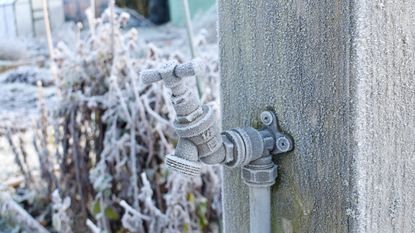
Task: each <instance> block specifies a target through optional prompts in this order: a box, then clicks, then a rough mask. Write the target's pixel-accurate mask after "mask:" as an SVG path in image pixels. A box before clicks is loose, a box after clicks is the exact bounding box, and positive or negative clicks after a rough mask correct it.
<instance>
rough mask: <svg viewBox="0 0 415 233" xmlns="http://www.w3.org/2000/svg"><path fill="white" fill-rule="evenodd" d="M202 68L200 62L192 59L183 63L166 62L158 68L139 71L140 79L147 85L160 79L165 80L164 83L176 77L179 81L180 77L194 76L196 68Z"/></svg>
mask: <svg viewBox="0 0 415 233" xmlns="http://www.w3.org/2000/svg"><path fill="white" fill-rule="evenodd" d="M201 68H202V63H201V62H199V61H197V60H193V61H191V62H187V63H184V64H175V63H168V64H166V65H164V66H163V67H162V68H160V69H150V70H144V71H142V72H141V79H142V81H143V83H144V84H146V85H148V84H151V83H154V82H157V81H160V80H162V79H163V80H165V81H166V84H168V83H169V82H171V81H173V82H174V80H175V79H176V81H180V80H181V78H184V77H190V76H194V75H195V74H196V73H197V70H199V69H201Z"/></svg>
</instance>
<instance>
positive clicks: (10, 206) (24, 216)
mask: <svg viewBox="0 0 415 233" xmlns="http://www.w3.org/2000/svg"><path fill="white" fill-rule="evenodd" d="M0 216H2V217H3V218H11V220H12V221H13V222H15V223H17V224H18V225H19V226H21V227H23V228H24V229H25V230H26V231H27V232H36V233H49V231H48V230H46V228H44V227H43V226H42V225H41V224H40V223H39V222H38V221H36V220H35V219H34V218H33V217H32V216H31V215H30V214H29V213H27V212H26V210H24V209H23V208H22V207H21V206H20V205H19V204H17V203H16V202H15V201H14V200H13V199H12V198H11V197H10V195H9V194H7V193H3V192H1V193H0Z"/></svg>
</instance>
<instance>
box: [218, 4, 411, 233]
mask: <svg viewBox="0 0 415 233" xmlns="http://www.w3.org/2000/svg"><path fill="white" fill-rule="evenodd" d="M218 9H219V35H220V40H219V45H220V59H221V76H222V104H223V108H222V109H223V110H222V112H223V113H222V114H223V128H224V129H228V128H231V127H241V126H244V125H245V126H247V125H250V124H255V123H256V122H257V120H258V116H259V113H260V112H261V111H262V110H264V109H266V108H267V107H272V108H274V109H275V111H276V112H277V115H278V117H279V119H280V123H281V126H282V128H283V129H284V130H286V131H287V132H288V133H290V134H291V135H292V136H293V138H294V140H295V144H296V145H295V150H294V152H293V153H290V154H289V155H285V156H283V157H281V158H278V159H277V160H276V162H277V163H278V164H279V165H280V167H279V168H280V172H279V178H278V182H277V184H276V185H275V186H274V187H273V193H272V217H273V232H318V233H320V232H328V233H331V232H370V233H371V232H414V231H415V222H414V221H415V220H414V219H415V216H414V213H415V210H414V208H415V206H414V203H415V178H413V176H414V175H415V158H414V157H415V107H414V105H415V84H414V76H415V54H414V51H415V32H414V30H415V18H414V17H415V5H414V4H412V3H411V2H410V1H389V2H388V3H385V2H384V1H365V0H356V1H350V2H348V1H331V0H330V1H305V0H288V1H274V0H258V1H249V0H234V1H228V0H220V1H219V6H218ZM247 194H248V189H247V187H246V186H245V185H244V184H243V182H242V180H241V179H240V171H239V169H236V170H229V169H225V171H224V187H223V198H224V215H225V216H224V221H225V232H227V233H234V232H241V233H244V232H248V229H249V225H248V224H249V210H248V204H249V202H248V195H247Z"/></svg>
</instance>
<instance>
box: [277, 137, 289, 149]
mask: <svg viewBox="0 0 415 233" xmlns="http://www.w3.org/2000/svg"><path fill="white" fill-rule="evenodd" d="M276 145H277V149H278V150H279V151H281V152H287V151H289V150H290V148H291V142H290V140H288V138H286V137H284V136H283V137H279V138H277V141H276Z"/></svg>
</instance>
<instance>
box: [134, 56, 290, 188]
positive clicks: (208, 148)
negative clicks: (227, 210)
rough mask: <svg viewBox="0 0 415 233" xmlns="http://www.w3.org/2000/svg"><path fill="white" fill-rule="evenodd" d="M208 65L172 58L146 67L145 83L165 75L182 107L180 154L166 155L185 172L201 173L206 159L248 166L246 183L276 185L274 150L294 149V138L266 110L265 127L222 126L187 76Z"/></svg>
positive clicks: (173, 97)
mask: <svg viewBox="0 0 415 233" xmlns="http://www.w3.org/2000/svg"><path fill="white" fill-rule="evenodd" d="M197 70H200V71H203V66H202V64H201V63H200V62H198V61H196V60H193V61H192V62H189V63H185V64H175V63H168V64H166V65H164V66H163V67H162V68H161V69H157V70H145V71H142V72H141V79H142V81H143V83H144V84H150V83H153V82H156V81H159V80H163V81H164V83H165V85H166V86H167V87H169V88H170V89H171V100H172V104H173V107H174V109H175V111H176V113H177V119H175V121H174V128H175V130H176V132H177V134H178V136H179V141H178V144H177V146H176V150H175V152H174V154H170V155H167V156H166V165H167V166H168V167H169V168H171V169H174V170H176V171H178V172H180V173H182V174H184V175H188V176H195V175H198V174H200V171H201V166H202V164H208V165H214V164H222V165H224V166H227V167H231V168H233V167H243V169H242V177H243V178H244V181H245V183H247V184H249V185H256V186H258V185H259V186H267V187H269V186H271V185H272V184H274V182H275V178H276V176H277V167H276V165H275V164H274V163H273V161H272V155H275V154H280V153H284V152H288V151H290V150H292V149H293V141H292V139H291V138H290V137H289V136H288V135H286V134H283V133H282V132H280V131H279V128H278V121H277V118H276V116H275V114H274V113H273V112H271V111H264V112H262V113H261V116H260V117H261V122H262V123H263V128H262V129H260V130H257V129H254V128H252V127H243V128H234V129H230V130H226V131H223V132H221V130H220V127H219V123H218V120H217V119H216V116H215V114H214V111H213V109H212V107H210V106H208V105H202V104H201V103H200V100H199V97H198V95H197V93H195V92H194V91H193V90H192V89H191V88H189V87H188V86H187V85H186V84H185V80H186V77H190V76H194V75H195V74H196V73H197Z"/></svg>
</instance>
